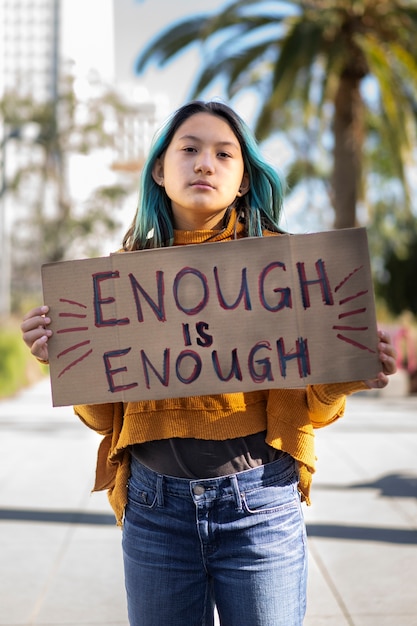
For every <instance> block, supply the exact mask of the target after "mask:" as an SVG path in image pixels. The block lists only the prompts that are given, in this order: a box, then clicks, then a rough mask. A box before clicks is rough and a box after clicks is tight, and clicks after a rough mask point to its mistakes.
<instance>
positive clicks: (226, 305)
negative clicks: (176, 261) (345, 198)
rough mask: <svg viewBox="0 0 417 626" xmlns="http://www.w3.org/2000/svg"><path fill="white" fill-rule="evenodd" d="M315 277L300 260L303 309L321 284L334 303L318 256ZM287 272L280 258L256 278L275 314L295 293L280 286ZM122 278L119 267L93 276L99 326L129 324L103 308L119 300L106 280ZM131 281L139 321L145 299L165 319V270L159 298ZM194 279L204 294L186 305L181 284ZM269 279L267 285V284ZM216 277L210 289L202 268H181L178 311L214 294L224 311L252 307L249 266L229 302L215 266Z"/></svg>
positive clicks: (196, 307)
mask: <svg viewBox="0 0 417 626" xmlns="http://www.w3.org/2000/svg"><path fill="white" fill-rule="evenodd" d="M314 267H315V276H314V278H312V279H310V280H309V279H307V273H306V268H305V263H297V264H296V268H297V276H298V283H299V288H300V291H301V299H302V303H303V306H304V309H307V308H309V307H310V292H309V289H310V286H312V285H318V286H319V287H320V290H321V296H322V301H323V303H324V304H326V305H333V295H332V290H331V287H330V282H329V278H328V276H327V272H326V267H325V264H324V262H323V261H322V260H321V259H319V260H318V261H316V263H315V265H314ZM285 271H286V265H285V263H282V262H281V261H273V262H272V263H269V264H268V265H266V266H265V267H264V268H263V269H262V270H261V271H260V273H259V276H258V277H257V281H256V285H257V297H258V300H259V303H260V305H261V307H262V308H263V309H265V310H266V311H270V312H272V313H276V312H278V311H281V310H282V309H285V308H290V309H291V308H292V306H293V304H292V294H291V288H290V287H288V286H285V287H282V286H279V285H280V281H279V278H280V277H281V272H285ZM274 272H277V274H276V280H275V281H274V276H273V273H274ZM120 278H122V277H121V276H120V272H119V271H118V270H115V271H106V272H99V273H97V274H93V275H92V279H93V292H94V314H95V325H96V327H98V328H101V327H106V326H116V325H125V324H130V319H129V317H121V318H115V317H107V318H106V313H105V312H104V308H105V307H106V306H107V305H111V304H114V303H115V302H116V298H115V297H114V296H105V295H104V294H103V289H104V286H103V283H105V282H106V281H113V280H118V279H120ZM127 278H128V284H129V285H130V289H131V292H132V295H133V299H134V302H135V306H136V312H137V319H138V321H139V322H143V321H144V315H143V309H142V302H141V299H143V300H145V301H146V302H147V304H148V305H149V307H150V308H151V310H152V311H153V313H154V314H155V316H156V318H157V320H158V321H160V322H165V321H166V319H167V318H166V308H165V293H166V289H165V274H164V272H163V271H162V270H158V271H156V272H155V288H156V298H153V297H152V296H151V295H150V294H149V293H148V292H147V291H146V290H145V289H144V287H143V286H142V285H141V284H140V282H139V281H138V280H137V278H136V277H135V276H134V274H132V273H129V274H128V276H127ZM190 278H191V279H192V280H194V281H196V285H198V286H199V287H200V290H201V295H200V294H199V295H198V296H197V298H198V301H196V302H195V303H193V305H192V306H190V305H188V306H186V304H185V303H184V302H183V301H182V296H181V285H182V283H183V281H184V280H186V279H188V280H189V279H190ZM267 279H268V286H267ZM213 280H214V286H213V288H212V289H210V287H209V284H210V281H209V279H208V277H207V275H206V274H204V273H203V272H201V271H200V270H198V269H196V268H192V267H184V268H182V269H181V270H180V271H179V272H178V273H177V274H176V275H175V277H174V280H173V282H172V295H173V300H174V303H175V306H176V307H177V309H178V310H179V311H181V312H182V313H184V314H185V315H190V316H191V315H197V314H198V313H200V312H201V311H202V310H203V309H205V308H206V307H207V305H208V303H209V301H210V299H212V298H213V297H214V298H215V299H216V301H217V304H218V305H219V307H220V308H221V309H224V310H234V309H236V308H237V307H238V306H239V305H240V304H242V305H243V307H244V309H245V310H246V311H250V310H252V297H253V294H251V292H250V288H249V282H248V270H247V268H246V267H244V268H242V271H241V279H240V287H238V289H239V293H238V294H237V296H236V298H235V299H234V300H233V301H231V302H228V301H226V297H225V295H224V291H223V290H222V286H221V282H220V277H219V270H218V268H217V267H214V268H213ZM271 282H275V283H276V284H275V285H274V286H272V287H271V285H270V283H271Z"/></svg>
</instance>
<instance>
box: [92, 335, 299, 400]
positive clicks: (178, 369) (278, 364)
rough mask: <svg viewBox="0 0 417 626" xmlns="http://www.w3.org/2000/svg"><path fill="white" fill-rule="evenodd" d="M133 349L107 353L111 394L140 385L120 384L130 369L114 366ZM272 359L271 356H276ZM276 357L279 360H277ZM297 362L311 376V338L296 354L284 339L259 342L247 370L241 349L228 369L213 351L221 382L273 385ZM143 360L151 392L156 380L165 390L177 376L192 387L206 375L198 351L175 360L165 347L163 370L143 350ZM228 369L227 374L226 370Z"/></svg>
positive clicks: (186, 352)
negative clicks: (288, 348) (115, 361)
mask: <svg viewBox="0 0 417 626" xmlns="http://www.w3.org/2000/svg"><path fill="white" fill-rule="evenodd" d="M131 349H132V348H123V349H119V350H111V351H108V352H105V353H104V354H103V361H104V368H105V372H106V377H107V381H108V385H109V391H110V392H111V393H117V392H121V391H126V390H128V389H133V388H134V387H138V386H139V382H138V381H131V382H129V383H124V384H117V376H118V375H120V374H123V376H122V378H123V379H125V378H126V375H125V374H126V372H127V371H128V368H127V366H126V365H120V366H119V367H114V366H113V363H112V360H113V359H117V360H118V362H119V363H120V360H121V359H122V358H123V357H125V356H127V355H128V354H129V353H130V351H131ZM274 350H276V354H274V359H272V358H271V357H270V356H269V355H268V353H273V351H274ZM275 357H276V359H275ZM293 360H294V361H296V363H297V367H298V374H299V376H300V378H306V377H307V376H308V375H309V374H311V367H310V357H309V351H308V342H307V339H303V338H302V337H299V338H298V339H297V340H296V341H295V351H294V350H291V351H286V349H285V345H284V340H283V338H282V337H280V338H279V339H278V340H277V341H276V342H275V347H274V348H273V345H271V343H270V342H269V341H258V342H257V343H256V344H255V345H254V346H253V347H252V348H251V349H250V350H249V354H248V355H247V356H246V358H245V359H244V362H245V369H243V367H242V358H241V357H240V356H239V354H238V349H237V348H234V349H233V350H232V351H231V354H230V362H229V365H228V367H227V368H225V367H224V365H223V367H222V365H221V363H220V358H219V354H218V351H217V350H213V351H212V352H211V367H212V369H213V372H214V374H215V376H216V378H217V380H219V381H220V382H228V381H230V380H232V379H233V378H235V379H236V380H238V381H242V380H243V379H244V376H249V378H250V379H251V380H252V381H253V382H255V383H263V382H266V381H268V382H272V381H274V380H275V377H276V375H277V374H279V376H281V377H282V378H285V377H286V375H287V364H288V362H289V361H293ZM139 361H140V364H141V366H142V367H141V371H142V373H143V380H144V384H145V386H146V388H147V389H151V386H152V380H154V381H155V382H157V381H159V384H161V385H163V386H164V387H169V385H170V381H171V376H172V375H175V378H176V380H178V381H179V382H181V383H183V384H184V385H190V384H192V383H194V382H196V381H197V380H198V379H199V377H200V376H201V375H202V374H203V373H204V372H203V359H202V357H201V356H200V355H199V354H198V352H195V351H194V350H190V349H186V350H182V351H181V352H180V353H179V354H178V355H177V356H176V358H175V361H174V362H172V361H173V359H172V354H171V350H170V348H165V350H164V351H163V354H162V364H161V365H160V367H159V369H158V368H157V367H156V366H155V364H154V363H152V362H151V360H150V358H149V356H148V355H147V354H146V352H145V351H144V350H139ZM226 369H227V371H225V370H226Z"/></svg>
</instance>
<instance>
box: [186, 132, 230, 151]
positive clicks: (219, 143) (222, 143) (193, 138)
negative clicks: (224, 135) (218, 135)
mask: <svg viewBox="0 0 417 626" xmlns="http://www.w3.org/2000/svg"><path fill="white" fill-rule="evenodd" d="M184 139H186V140H189V141H198V142H200V143H201V141H202V139H201V138H200V137H196V136H195V135H182V136H181V137H178V141H184ZM216 146H231V147H235V148H239V147H240V146H239V142H238V141H217V142H216Z"/></svg>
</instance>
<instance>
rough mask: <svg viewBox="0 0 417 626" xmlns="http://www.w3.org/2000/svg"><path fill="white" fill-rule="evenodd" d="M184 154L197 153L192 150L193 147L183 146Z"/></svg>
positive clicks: (195, 150) (195, 149)
mask: <svg viewBox="0 0 417 626" xmlns="http://www.w3.org/2000/svg"><path fill="white" fill-rule="evenodd" d="M183 151H184V152H197V148H194V147H193V146H185V148H183Z"/></svg>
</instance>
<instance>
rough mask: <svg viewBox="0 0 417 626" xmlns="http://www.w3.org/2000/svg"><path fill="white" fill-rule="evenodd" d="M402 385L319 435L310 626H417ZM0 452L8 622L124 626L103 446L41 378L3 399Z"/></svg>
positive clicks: (416, 560)
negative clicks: (53, 400)
mask: <svg viewBox="0 0 417 626" xmlns="http://www.w3.org/2000/svg"><path fill="white" fill-rule="evenodd" d="M396 389H397V390H398V385H397V386H396V385H395V384H394V385H393V386H392V391H391V392H390V393H389V394H384V395H378V396H377V395H373V393H368V394H366V395H365V394H361V395H358V396H355V397H353V398H350V399H349V402H348V409H347V415H346V417H345V418H344V419H343V420H340V421H339V422H338V423H337V424H335V425H333V426H331V427H329V428H326V429H323V430H322V431H319V432H318V433H317V454H318V457H319V464H318V471H317V474H316V477H315V481H314V486H313V505H312V506H311V507H309V508H306V509H305V515H306V521H307V526H308V533H309V547H310V578H309V604H308V612H307V618H306V621H305V626H417V585H416V579H417V398H416V397H401V396H400V395H399V394H398V395H397V393H396ZM0 442H1V448H2V455H1V456H2V458H1V462H0V529H1V532H0V555H1V556H0V626H12V625H13V626H23V625H25V626H26V625H36V626H93V625H94V626H97V625H100V626H127V618H126V609H125V598H124V588H123V574H122V562H121V547H120V540H121V532H120V530H119V529H118V528H116V527H115V525H114V521H113V516H112V513H111V511H110V508H109V506H108V504H107V499H106V496H105V495H104V494H93V495H91V494H90V487H91V484H92V480H93V474H94V465H95V456H96V449H97V445H98V442H99V437H98V436H97V435H96V434H95V433H93V432H91V431H89V430H88V429H87V428H85V427H84V426H83V425H82V424H81V423H79V422H78V421H77V419H76V418H74V417H73V415H72V410H71V409H70V408H56V409H53V408H51V404H50V399H49V382H48V381H47V380H46V381H43V382H42V383H41V384H40V385H37V386H35V387H33V388H31V389H29V390H27V391H25V392H24V393H23V394H21V395H20V396H19V397H17V398H15V399H13V400H10V401H5V402H0ZM161 626H169V625H165V624H164V625H161ZM242 626H252V625H251V624H243V625H242ZM288 626H291V625H290V624H289V625H288Z"/></svg>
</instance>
